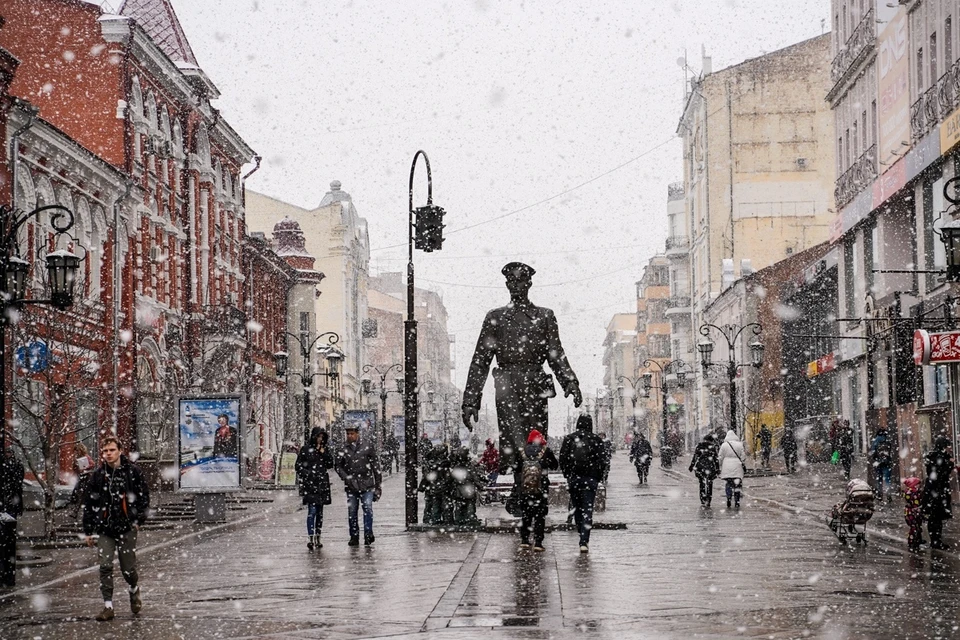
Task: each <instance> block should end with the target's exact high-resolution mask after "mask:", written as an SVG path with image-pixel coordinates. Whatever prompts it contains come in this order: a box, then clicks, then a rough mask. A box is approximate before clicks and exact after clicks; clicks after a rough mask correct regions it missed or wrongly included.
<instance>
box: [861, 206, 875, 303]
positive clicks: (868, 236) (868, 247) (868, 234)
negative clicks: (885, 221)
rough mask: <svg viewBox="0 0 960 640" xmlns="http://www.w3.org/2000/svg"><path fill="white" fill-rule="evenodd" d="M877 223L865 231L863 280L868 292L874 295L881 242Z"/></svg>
mask: <svg viewBox="0 0 960 640" xmlns="http://www.w3.org/2000/svg"><path fill="white" fill-rule="evenodd" d="M877 230H878V229H877V223H876V221H874V223H873V224H872V225H871V226H869V227H867V228H866V229H864V230H863V278H864V282H865V283H866V287H865V288H866V292H867V293H873V285H874V282H875V274H874V273H873V270H874V269H876V268H877V263H878V260H877V253H878V250H879V247H878V246H877V245H878V244H879V242H878V241H877V240H878V238H877V235H878V234H877Z"/></svg>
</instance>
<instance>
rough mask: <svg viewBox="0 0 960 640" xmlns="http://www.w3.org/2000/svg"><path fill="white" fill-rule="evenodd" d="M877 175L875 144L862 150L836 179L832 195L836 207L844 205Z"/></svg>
mask: <svg viewBox="0 0 960 640" xmlns="http://www.w3.org/2000/svg"><path fill="white" fill-rule="evenodd" d="M876 177H877V145H873V146H872V147H870V148H869V149H867V150H866V151H864V152H863V155H861V156H860V157H859V158H857V160H856V162H854V163H853V164H852V165H850V168H849V169H847V170H846V171H844V172H843V173H842V174H841V175H840V177H839V178H838V179H837V184H836V187H835V188H834V190H833V197H834V200H836V203H837V207H844V206H846V205H847V204H848V203H849V202H850V201H851V200H853V199H854V198H856V197H857V194H858V193H860V192H861V191H863V190H864V189H866V188H867V187H869V186H870V185H871V184H872V183H873V181H874V179H875V178H876Z"/></svg>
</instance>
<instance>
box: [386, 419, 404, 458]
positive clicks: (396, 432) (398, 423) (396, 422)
mask: <svg viewBox="0 0 960 640" xmlns="http://www.w3.org/2000/svg"><path fill="white" fill-rule="evenodd" d="M390 424H391V425H392V426H393V437H394V438H396V439H397V444H399V445H400V450H401V451H402V450H403V447H404V445H405V443H406V442H407V434H406V424H407V423H406V421H405V420H404V418H403V416H390Z"/></svg>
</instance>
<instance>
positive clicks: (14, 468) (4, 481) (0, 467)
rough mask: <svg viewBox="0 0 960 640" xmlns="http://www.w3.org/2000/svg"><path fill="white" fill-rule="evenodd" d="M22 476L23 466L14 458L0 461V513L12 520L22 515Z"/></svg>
mask: <svg viewBox="0 0 960 640" xmlns="http://www.w3.org/2000/svg"><path fill="white" fill-rule="evenodd" d="M0 455H2V453H0ZM23 475H24V471H23V465H22V464H20V461H19V460H17V459H16V458H14V457H6V458H3V459H2V460H0V513H8V514H10V515H11V516H13V517H14V518H16V517H19V516H20V515H22V514H23Z"/></svg>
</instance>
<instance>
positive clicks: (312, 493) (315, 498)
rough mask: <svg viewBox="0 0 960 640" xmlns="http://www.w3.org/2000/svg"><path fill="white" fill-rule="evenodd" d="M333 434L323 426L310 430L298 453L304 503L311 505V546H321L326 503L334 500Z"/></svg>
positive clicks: (309, 517)
mask: <svg viewBox="0 0 960 640" xmlns="http://www.w3.org/2000/svg"><path fill="white" fill-rule="evenodd" d="M329 439H330V436H329V434H328V433H327V432H326V431H324V430H323V429H321V428H320V427H314V428H313V430H312V431H311V432H310V443H309V446H308V447H305V448H304V450H303V451H301V452H300V455H299V456H297V465H296V471H297V480H298V481H299V482H298V484H299V486H300V495H301V496H302V497H303V504H305V505H306V506H307V549H309V550H310V551H313V549H314V547H316V548H317V549H320V548H322V547H323V544H322V543H321V542H320V530H321V529H322V528H323V506H324V505H327V504H330V503H331V502H332V496H331V491H330V477H329V476H328V475H327V471H328V470H329V469H332V468H333V455H332V454H331V453H330V449H329V448H328V447H327V442H328V440H329Z"/></svg>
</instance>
